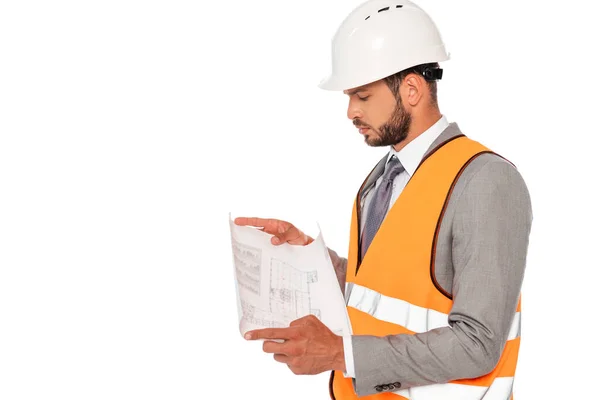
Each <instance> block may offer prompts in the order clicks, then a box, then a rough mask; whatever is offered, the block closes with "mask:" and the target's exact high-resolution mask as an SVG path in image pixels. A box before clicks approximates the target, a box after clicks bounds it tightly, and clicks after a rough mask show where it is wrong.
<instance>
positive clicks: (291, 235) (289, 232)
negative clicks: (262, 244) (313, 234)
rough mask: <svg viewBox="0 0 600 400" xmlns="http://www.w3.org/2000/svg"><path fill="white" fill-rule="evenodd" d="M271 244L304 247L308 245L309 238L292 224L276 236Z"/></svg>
mask: <svg viewBox="0 0 600 400" xmlns="http://www.w3.org/2000/svg"><path fill="white" fill-rule="evenodd" d="M271 242H272V243H273V244H275V245H277V244H282V243H289V244H295V245H304V244H307V243H308V237H307V236H306V235H305V234H304V233H303V232H302V231H301V230H300V229H298V228H296V227H295V226H294V225H291V224H290V225H289V226H288V227H287V229H286V230H284V231H283V232H280V233H277V234H275V236H274V237H273V238H272V239H271Z"/></svg>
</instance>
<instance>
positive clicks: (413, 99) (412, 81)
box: [403, 74, 426, 107]
mask: <svg viewBox="0 0 600 400" xmlns="http://www.w3.org/2000/svg"><path fill="white" fill-rule="evenodd" d="M403 86H404V87H405V93H404V94H405V99H406V103H407V104H408V105H410V106H411V107H415V106H416V105H417V104H419V102H420V101H421V98H422V97H423V94H424V90H425V89H426V83H425V80H424V79H423V77H421V76H418V75H417V74H408V75H407V76H406V78H404V85H403Z"/></svg>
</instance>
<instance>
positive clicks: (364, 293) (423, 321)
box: [346, 284, 521, 340]
mask: <svg viewBox="0 0 600 400" xmlns="http://www.w3.org/2000/svg"><path fill="white" fill-rule="evenodd" d="M351 285H352V286H351V287H349V286H348V285H347V286H346V290H348V289H350V291H349V293H348V292H347V293H346V296H347V299H348V300H347V305H348V306H349V307H354V308H356V309H357V310H359V311H362V312H365V313H367V314H369V315H371V316H372V317H373V318H376V319H378V320H381V321H385V322H390V323H392V324H396V325H400V326H403V327H405V328H406V329H408V330H410V331H412V332H415V333H421V332H427V331H429V330H431V329H435V328H441V327H445V326H450V325H449V324H448V314H444V313H441V312H439V311H436V310H432V309H429V308H425V307H420V306H416V305H414V304H411V303H409V302H407V301H404V300H400V299H395V298H393V297H388V296H385V295H382V294H381V293H378V292H376V291H374V290H371V289H368V288H366V287H364V286H360V285H357V284H351ZM520 331H521V313H520V312H516V313H515V316H514V319H513V323H512V326H511V328H510V333H509V335H508V339H507V340H512V339H515V338H517V337H519V336H520V333H521V332H520Z"/></svg>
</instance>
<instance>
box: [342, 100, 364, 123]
mask: <svg viewBox="0 0 600 400" xmlns="http://www.w3.org/2000/svg"><path fill="white" fill-rule="evenodd" d="M346 115H347V116H348V119H351V120H353V119H360V118H362V111H361V110H360V108H359V107H357V105H356V103H355V102H353V101H352V100H350V101H349V102H348V112H347V113H346Z"/></svg>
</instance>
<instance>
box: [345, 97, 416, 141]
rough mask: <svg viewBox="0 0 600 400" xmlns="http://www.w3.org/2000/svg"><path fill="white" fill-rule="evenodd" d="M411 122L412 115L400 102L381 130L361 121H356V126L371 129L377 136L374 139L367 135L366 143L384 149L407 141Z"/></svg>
mask: <svg viewBox="0 0 600 400" xmlns="http://www.w3.org/2000/svg"><path fill="white" fill-rule="evenodd" d="M411 121H412V115H411V114H410V113H409V112H407V111H406V109H405V108H404V106H403V105H402V102H401V101H398V103H396V108H395V109H394V112H393V113H392V116H391V117H390V119H389V120H388V121H387V122H386V123H385V124H383V125H381V126H380V127H379V129H375V128H373V127H371V126H369V125H366V124H363V123H362V122H361V121H360V120H355V121H354V125H356V126H357V127H359V126H366V127H368V128H371V130H372V131H373V132H375V133H376V134H377V135H376V136H373V137H369V136H368V135H365V143H367V144H368V145H369V146H372V147H382V146H393V145H396V144H398V143H400V142H402V141H403V140H404V139H406V137H407V136H408V130H409V128H410V123H411Z"/></svg>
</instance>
